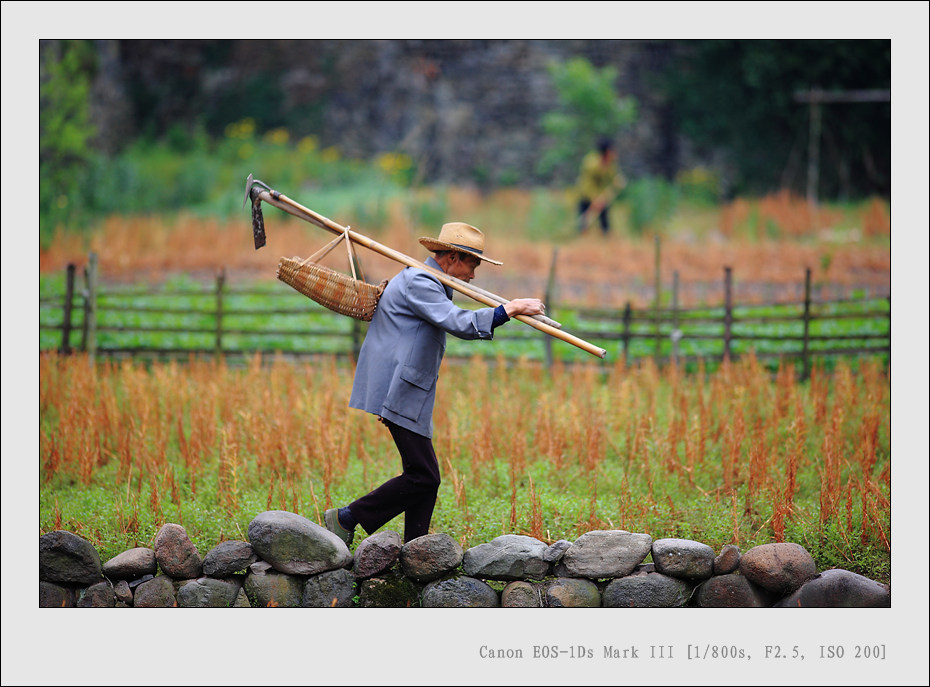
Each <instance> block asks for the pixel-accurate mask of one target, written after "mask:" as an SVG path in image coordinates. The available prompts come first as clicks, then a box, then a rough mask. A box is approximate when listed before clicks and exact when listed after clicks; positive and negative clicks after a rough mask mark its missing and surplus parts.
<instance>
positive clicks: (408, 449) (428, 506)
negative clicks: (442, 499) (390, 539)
mask: <svg viewBox="0 0 930 687" xmlns="http://www.w3.org/2000/svg"><path fill="white" fill-rule="evenodd" d="M384 424H386V425H387V427H388V429H389V430H391V436H392V437H394V444H395V445H396V446H397V450H398V452H399V453H400V461H401V465H402V466H403V472H402V473H401V474H400V475H398V476H397V477H394V478H392V479H389V480H388V481H387V482H385V483H384V484H382V485H381V486H380V487H378V488H377V489H374V490H373V491H371V492H369V493H368V494H366V495H365V496H363V497H362V498H360V499H357V500H355V501H353V502H352V503H350V504H349V510H351V511H352V516H353V517H354V518H355V519H356V520H357V521H358V524H359V525H361V526H362V528H363V529H364V530H365V531H366V532H367V533H368V534H371V533H373V532H375V531H376V530H378V529H379V528H380V527H381V526H383V525H384V524H385V523H387V522H388V521H389V520H393V519H394V518H396V517H397V516H398V515H400V514H401V513H404V543H406V542H408V541H410V540H411V539H416V538H417V537H421V536H423V535H424V534H428V533H429V523H430V520H431V519H432V517H433V507H434V506H435V505H436V494H437V492H438V491H439V483H440V478H439V462H438V461H437V460H436V452H435V451H434V450H433V442H432V441H431V440H430V439H429V438H427V437H424V436H421V435H419V434H416V433H415V432H411V431H410V430H408V429H404V428H403V427H399V426H397V425H395V424H394V423H392V422H387V421H384Z"/></svg>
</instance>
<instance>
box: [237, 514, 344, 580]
mask: <svg viewBox="0 0 930 687" xmlns="http://www.w3.org/2000/svg"><path fill="white" fill-rule="evenodd" d="M248 533H249V542H250V543H251V544H252V548H253V549H255V552H256V553H257V554H258V555H259V557H260V558H261V559H262V560H264V561H267V562H268V563H270V564H271V565H272V567H274V569H275V570H277V571H278V572H283V573H287V574H289V575H316V574H318V573H321V572H326V571H327V570H338V569H339V568H344V567H345V566H346V565H348V564H349V563H351V562H352V554H351V553H350V552H349V549H348V547H347V546H346V545H345V542H344V541H342V540H341V539H340V538H339V537H337V536H336V535H335V534H333V533H332V532H330V531H329V530H327V529H326V528H324V527H321V526H320V525H317V524H316V523H315V522H311V521H310V520H308V519H307V518H305V517H303V516H302V515H297V514H296V513H289V512H288V511H283V510H271V511H265V512H264V513H259V514H258V515H256V516H255V518H253V519H252V522H250V523H249V529H248Z"/></svg>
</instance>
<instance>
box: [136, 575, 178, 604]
mask: <svg viewBox="0 0 930 687" xmlns="http://www.w3.org/2000/svg"><path fill="white" fill-rule="evenodd" d="M132 605H133V607H134V608H175V607H177V605H178V600H177V597H175V595H174V584H172V582H171V580H170V579H169V578H167V577H165V576H164V575H159V576H158V577H155V578H152V579H151V580H148V581H147V582H143V583H142V584H140V585H139V586H138V587H136V591H135V592H134V593H133V595H132Z"/></svg>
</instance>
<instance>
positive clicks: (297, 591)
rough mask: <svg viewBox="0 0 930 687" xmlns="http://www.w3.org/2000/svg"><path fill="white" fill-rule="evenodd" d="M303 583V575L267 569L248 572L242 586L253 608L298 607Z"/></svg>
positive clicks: (302, 596)
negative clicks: (259, 571) (259, 572)
mask: <svg viewBox="0 0 930 687" xmlns="http://www.w3.org/2000/svg"><path fill="white" fill-rule="evenodd" d="M340 543H341V542H340ZM343 546H345V544H343ZM305 583H306V578H304V577H299V576H297V575H288V574H286V573H281V572H277V571H276V570H269V571H268V572H266V573H263V574H255V573H252V572H249V574H248V575H246V577H245V583H244V584H243V585H242V588H243V589H245V595H246V597H248V600H249V605H250V606H252V607H253V608H279V607H280V608H300V607H301V605H303V600H304V584H305Z"/></svg>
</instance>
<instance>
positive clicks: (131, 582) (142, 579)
mask: <svg viewBox="0 0 930 687" xmlns="http://www.w3.org/2000/svg"><path fill="white" fill-rule="evenodd" d="M153 579H155V576H154V575H143V576H142V577H140V578H138V579H136V580H129V588H130V589H135V588H136V587H138V586H139V585H140V584H142V583H143V582H148V581H149V580H153Z"/></svg>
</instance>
